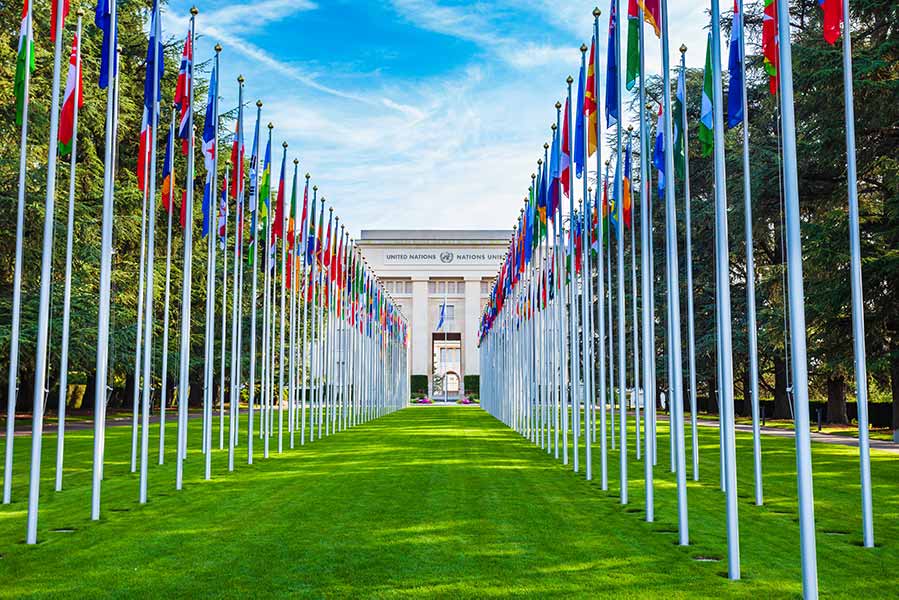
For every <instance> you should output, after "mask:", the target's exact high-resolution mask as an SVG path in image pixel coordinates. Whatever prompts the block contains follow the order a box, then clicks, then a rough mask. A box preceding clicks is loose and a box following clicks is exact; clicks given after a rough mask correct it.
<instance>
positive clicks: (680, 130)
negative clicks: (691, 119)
mask: <svg viewBox="0 0 899 600" xmlns="http://www.w3.org/2000/svg"><path fill="white" fill-rule="evenodd" d="M685 87H686V83H685V81H684V69H683V67H681V70H680V73H678V75H677V94H676V95H675V97H674V172H675V173H677V176H678V177H680V178H681V179H683V178H684V171H685V170H686V169H685V157H684V154H685V148H686V146H687V144H686V141H687V128H686V126H685V125H686V124H685V122H684V98H686V95H685V93H684V88H685Z"/></svg>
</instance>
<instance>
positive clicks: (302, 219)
mask: <svg viewBox="0 0 899 600" xmlns="http://www.w3.org/2000/svg"><path fill="white" fill-rule="evenodd" d="M313 212H315V211H313ZM308 214H309V177H308V176H307V177H306V187H305V188H304V189H303V214H302V215H300V223H299V225H300V228H299V230H298V235H300V236H302V235H303V232H305V231H306V218H307V215H308Z"/></svg>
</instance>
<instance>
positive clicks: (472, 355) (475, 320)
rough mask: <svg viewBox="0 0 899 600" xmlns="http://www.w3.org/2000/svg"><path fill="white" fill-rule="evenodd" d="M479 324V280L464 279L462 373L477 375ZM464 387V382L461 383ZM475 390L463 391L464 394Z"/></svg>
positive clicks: (474, 278)
mask: <svg viewBox="0 0 899 600" xmlns="http://www.w3.org/2000/svg"><path fill="white" fill-rule="evenodd" d="M480 323H481V278H480V277H466V278H465V330H464V331H463V332H462V353H463V357H462V372H463V373H464V374H465V375H479V374H480V364H479V361H478V326H479V325H480ZM463 385H464V381H463ZM471 391H477V390H465V392H466V393H468V392H471Z"/></svg>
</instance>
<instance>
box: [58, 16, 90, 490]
mask: <svg viewBox="0 0 899 600" xmlns="http://www.w3.org/2000/svg"><path fill="white" fill-rule="evenodd" d="M60 12H61V11H60ZM83 15H84V11H83V10H81V9H78V25H77V28H76V32H75V39H76V40H77V46H76V48H75V92H74V105H73V112H72V148H71V150H70V153H71V156H70V160H69V212H68V218H67V221H66V278H65V291H64V295H63V298H64V299H63V310H62V315H63V316H62V350H61V355H60V367H59V423H58V425H57V436H56V488H55V489H56V491H57V492H59V491H62V474H63V472H62V469H63V459H64V455H65V435H66V401H67V400H68V389H69V386H68V378H69V332H70V329H71V312H72V243H73V242H72V238H73V231H74V229H75V167H76V164H77V157H78V100H79V98H80V97H81V18H82V16H83Z"/></svg>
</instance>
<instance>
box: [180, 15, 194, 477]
mask: <svg viewBox="0 0 899 600" xmlns="http://www.w3.org/2000/svg"><path fill="white" fill-rule="evenodd" d="M199 12H200V11H199V10H197V7H196V6H194V7H192V8H191V9H190V15H191V17H190V43H191V62H190V65H189V66H188V69H189V70H190V77H189V79H188V82H187V88H188V89H187V92H188V98H189V99H188V102H190V103H191V104H193V98H194V81H193V42H194V31H195V27H196V17H197V13H199ZM187 108H188V131H189V135H190V139H189V140H188V154H187V190H186V192H187V197H186V201H185V204H186V207H185V209H186V214H187V223H186V227H185V228H184V266H183V267H182V271H183V279H182V281H183V283H182V293H181V352H180V356H179V358H180V362H181V365H180V373H179V377H178V416H179V422H178V442H179V445H178V463H177V469H176V473H175V489H177V490H180V489H181V488H182V486H183V483H184V459H185V457H186V455H187V417H188V414H187V409H188V402H189V400H190V399H189V397H188V393H189V389H190V381H189V377H190V308H191V307H190V301H191V283H192V281H193V280H192V276H191V273H192V271H193V237H194V236H193V214H194V213H193V206H194V136H195V134H194V111H193V106H188V107H187Z"/></svg>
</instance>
